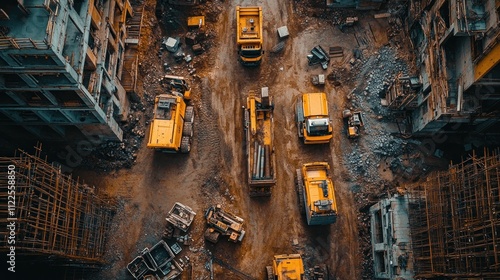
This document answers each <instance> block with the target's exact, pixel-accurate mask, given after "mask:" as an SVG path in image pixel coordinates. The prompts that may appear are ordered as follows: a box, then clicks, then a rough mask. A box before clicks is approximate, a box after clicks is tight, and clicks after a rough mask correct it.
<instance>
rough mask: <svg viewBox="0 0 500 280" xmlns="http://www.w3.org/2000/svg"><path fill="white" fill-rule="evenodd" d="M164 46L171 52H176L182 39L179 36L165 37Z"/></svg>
mask: <svg viewBox="0 0 500 280" xmlns="http://www.w3.org/2000/svg"><path fill="white" fill-rule="evenodd" d="M162 46H163V47H164V48H165V49H166V50H167V51H169V52H171V53H175V52H177V51H178V50H179V47H180V39H179V38H172V37H168V38H166V39H165V38H163V42H162Z"/></svg>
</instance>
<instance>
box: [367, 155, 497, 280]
mask: <svg viewBox="0 0 500 280" xmlns="http://www.w3.org/2000/svg"><path fill="white" fill-rule="evenodd" d="M498 152H499V151H496V152H494V153H488V151H485V152H484V156H482V157H478V156H476V155H475V154H474V155H472V156H470V157H469V158H467V159H466V160H464V161H463V162H461V163H459V164H455V165H452V166H450V168H449V170H447V171H442V172H435V173H433V174H431V175H430V176H429V177H428V178H427V180H426V181H424V182H420V183H415V184H412V185H409V186H406V190H407V191H406V193H405V194H404V197H401V196H397V197H395V198H392V199H390V200H388V201H389V202H385V201H383V202H381V203H379V204H376V205H375V206H373V207H372V208H371V214H372V241H373V244H374V245H373V253H374V258H375V259H374V269H375V275H376V276H377V277H379V278H385V279H399V278H397V276H398V275H392V276H391V275H390V274H387V273H383V272H384V271H383V270H382V268H383V266H382V265H380V260H381V259H382V260H385V261H386V262H390V261H394V257H392V259H391V255H384V254H386V253H387V252H389V253H391V251H392V252H398V250H401V246H400V245H401V244H400V243H399V240H400V238H401V236H406V235H407V233H408V228H406V227H404V226H403V227H400V228H395V227H393V228H392V229H391V230H387V225H390V223H388V222H387V221H388V220H389V221H392V220H394V219H395V217H398V218H401V217H402V219H400V221H401V220H404V219H406V220H407V222H408V224H409V236H410V237H411V240H410V242H409V243H408V244H405V247H404V252H405V253H406V254H407V256H408V257H409V258H408V259H409V260H410V261H412V263H411V265H412V268H413V271H414V274H415V275H414V277H415V278H416V279H433V278H439V279H443V278H445V279H448V278H449V279H465V278H466V279H499V278H500V250H499V249H498V244H500V236H499V232H500V154H499V153H498ZM395 203H398V204H400V205H399V206H395ZM389 206H390V207H389ZM398 209H399V210H398ZM401 209H406V210H405V211H401ZM380 213H382V215H381V214H380ZM384 213H387V214H388V215H387V218H386V217H385V216H384V215H383V214H384ZM405 216H406V217H405ZM380 225H382V226H380ZM379 236H383V238H381V237H379ZM381 241H383V242H381ZM384 242H385V244H384V245H379V244H382V243H384ZM394 244H395V245H398V247H394ZM382 246H384V248H385V249H384V248H383V247H382ZM391 247H392V248H391ZM382 252H383V253H382ZM377 255H378V256H377ZM392 264H394V263H392ZM408 267H410V263H409V264H408ZM381 272H382V273H381ZM385 276H391V277H385ZM404 279H407V278H404Z"/></svg>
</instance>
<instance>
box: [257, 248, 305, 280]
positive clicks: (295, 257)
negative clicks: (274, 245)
mask: <svg viewBox="0 0 500 280" xmlns="http://www.w3.org/2000/svg"><path fill="white" fill-rule="evenodd" d="M266 270H267V280H288V279H297V280H301V279H304V262H303V261H302V257H301V256H300V254H289V255H287V254H284V255H276V256H274V258H273V266H267V267H266Z"/></svg>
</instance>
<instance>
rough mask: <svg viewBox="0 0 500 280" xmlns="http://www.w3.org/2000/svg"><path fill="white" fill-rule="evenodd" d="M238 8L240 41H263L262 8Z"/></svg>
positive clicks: (238, 34) (238, 38)
mask: <svg viewBox="0 0 500 280" xmlns="http://www.w3.org/2000/svg"><path fill="white" fill-rule="evenodd" d="M236 9H237V10H236V17H237V23H238V24H237V25H238V26H237V28H238V31H237V36H238V37H237V40H238V43H240V42H241V41H245V42H249V41H251V42H254V41H255V43H261V40H262V38H261V36H262V34H261V32H262V26H261V24H262V23H261V18H260V16H261V8H260V7H237V8H236Z"/></svg>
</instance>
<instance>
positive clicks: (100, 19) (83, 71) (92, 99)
mask: <svg viewBox="0 0 500 280" xmlns="http://www.w3.org/2000/svg"><path fill="white" fill-rule="evenodd" d="M133 14H134V13H133V10H132V7H131V5H130V3H129V1H128V0H78V1H75V0H5V1H1V3H0V129H1V130H2V131H4V132H5V133H9V134H12V135H17V134H18V133H19V132H20V129H21V130H26V131H27V132H29V133H31V134H32V135H34V136H35V137H37V138H38V139H49V140H51V139H54V140H55V139H68V138H71V137H73V136H75V137H82V136H83V137H87V138H92V139H96V138H97V139H101V140H115V141H120V140H122V137H123V131H122V130H121V128H120V126H119V122H120V121H121V120H124V119H125V118H126V117H127V113H128V108H129V99H128V93H131V92H133V91H134V90H135V80H136V79H135V77H136V70H135V69H136V67H137V63H136V62H137V55H135V54H134V55H126V52H127V48H128V47H129V46H134V45H136V44H138V38H131V37H130V36H128V32H129V28H127V21H130V20H131V19H132V16H133ZM137 37H138V34H137ZM130 61H132V62H135V63H130ZM126 66H127V67H126Z"/></svg>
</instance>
